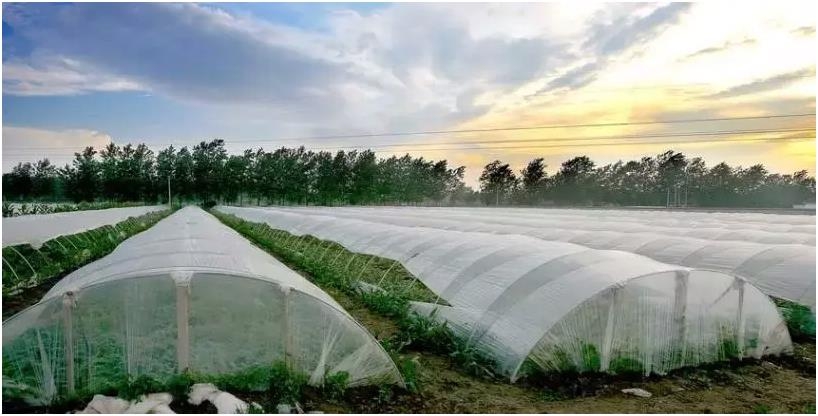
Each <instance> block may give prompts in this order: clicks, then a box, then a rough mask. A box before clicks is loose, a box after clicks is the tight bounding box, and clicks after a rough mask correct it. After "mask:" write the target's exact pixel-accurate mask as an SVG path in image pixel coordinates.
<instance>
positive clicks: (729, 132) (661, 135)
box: [12, 127, 815, 155]
mask: <svg viewBox="0 0 818 416" xmlns="http://www.w3.org/2000/svg"><path fill="white" fill-rule="evenodd" d="M814 131H815V128H812V127H810V128H791V129H755V130H716V131H692V132H680V133H654V134H640V135H629V136H590V137H589V136H586V137H568V136H564V137H544V138H532V139H501V140H481V141H460V142H441V143H394V144H373V145H360V146H354V147H360V148H384V147H406V146H447V145H470V144H472V145H473V144H499V143H529V142H554V141H592V140H624V139H647V138H666V137H695V136H728V135H736V134H762V133H801V132H814ZM648 143H650V142H648ZM350 147H353V145H350V146H331V147H325V146H321V147H320V148H321V149H331V150H335V149H346V148H350ZM20 149H21V150H22V149H24V148H20ZM44 149H45V148H44ZM64 149H76V147H65V148H64ZM26 150H30V149H26ZM12 155H14V153H12Z"/></svg>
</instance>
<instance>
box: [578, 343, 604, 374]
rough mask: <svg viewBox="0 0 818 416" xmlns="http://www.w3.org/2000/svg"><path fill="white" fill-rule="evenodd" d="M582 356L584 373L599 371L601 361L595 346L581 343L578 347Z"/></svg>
mask: <svg viewBox="0 0 818 416" xmlns="http://www.w3.org/2000/svg"><path fill="white" fill-rule="evenodd" d="M580 353H581V354H582V368H583V370H585V371H599V370H600V368H601V363H602V359H601V358H600V356H599V351H597V349H596V345H594V344H589V343H585V342H584V343H582V346H581V347H580Z"/></svg>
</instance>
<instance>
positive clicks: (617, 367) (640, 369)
mask: <svg viewBox="0 0 818 416" xmlns="http://www.w3.org/2000/svg"><path fill="white" fill-rule="evenodd" d="M608 371H609V372H611V373H613V374H644V373H645V366H644V364H642V362H641V361H639V360H637V359H634V358H630V357H615V358H612V359H611V363H610V364H609V365H608Z"/></svg>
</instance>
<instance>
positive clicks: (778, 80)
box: [710, 67, 815, 98]
mask: <svg viewBox="0 0 818 416" xmlns="http://www.w3.org/2000/svg"><path fill="white" fill-rule="evenodd" d="M808 77H815V67H812V68H804V69H800V70H798V71H794V72H788V73H785V74H779V75H775V76H772V77H769V78H764V79H760V80H756V81H753V82H749V83H746V84H741V85H737V86H735V87H731V88H728V89H726V90H723V91H720V92H717V93H715V94H712V95H710V97H711V98H727V97H738V96H742V95H747V94H755V93H758V92H764V91H770V90H775V89H778V88H781V87H783V86H785V85H788V84H790V83H792V82H795V81H798V80H800V79H803V78H808Z"/></svg>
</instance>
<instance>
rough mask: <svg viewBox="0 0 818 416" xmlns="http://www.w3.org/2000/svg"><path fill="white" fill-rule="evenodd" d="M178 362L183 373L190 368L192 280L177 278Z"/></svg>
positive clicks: (178, 367) (178, 368) (178, 369)
mask: <svg viewBox="0 0 818 416" xmlns="http://www.w3.org/2000/svg"><path fill="white" fill-rule="evenodd" d="M176 364H177V371H178V372H180V373H182V372H185V371H186V370H188V369H189V368H190V280H183V279H180V280H176Z"/></svg>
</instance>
